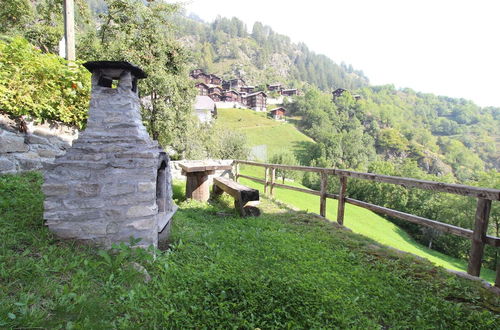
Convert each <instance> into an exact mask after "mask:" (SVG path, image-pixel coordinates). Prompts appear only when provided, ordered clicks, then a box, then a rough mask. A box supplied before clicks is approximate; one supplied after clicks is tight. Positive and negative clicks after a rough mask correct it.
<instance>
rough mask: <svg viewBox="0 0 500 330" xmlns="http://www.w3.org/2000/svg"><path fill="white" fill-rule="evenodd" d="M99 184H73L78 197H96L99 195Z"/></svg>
mask: <svg viewBox="0 0 500 330" xmlns="http://www.w3.org/2000/svg"><path fill="white" fill-rule="evenodd" d="M100 189H101V185H100V184H97V183H79V184H76V185H75V186H74V190H75V194H76V195H77V196H78V197H96V196H98V195H99V191H100Z"/></svg>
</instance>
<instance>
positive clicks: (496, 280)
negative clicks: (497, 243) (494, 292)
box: [495, 248, 500, 288]
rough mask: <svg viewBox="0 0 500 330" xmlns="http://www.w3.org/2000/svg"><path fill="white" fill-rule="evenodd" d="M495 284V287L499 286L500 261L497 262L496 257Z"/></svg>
mask: <svg viewBox="0 0 500 330" xmlns="http://www.w3.org/2000/svg"><path fill="white" fill-rule="evenodd" d="M497 249H498V248H497ZM495 286H496V287H497V288H500V262H498V259H497V276H496V278H495Z"/></svg>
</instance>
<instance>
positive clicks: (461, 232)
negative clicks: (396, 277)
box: [345, 197, 472, 239]
mask: <svg viewBox="0 0 500 330" xmlns="http://www.w3.org/2000/svg"><path fill="white" fill-rule="evenodd" d="M345 201H346V202H347V203H349V204H352V205H356V206H360V207H363V208H365V209H368V210H371V211H374V212H377V213H382V214H385V215H388V216H391V217H395V218H399V219H403V220H406V221H409V222H413V223H416V224H419V225H423V226H427V227H431V228H434V229H437V230H440V231H442V232H446V233H449V234H454V235H457V236H461V237H465V238H469V239H471V238H472V230H470V229H464V228H461V227H457V226H453V225H449V224H447V223H442V222H439V221H435V220H431V219H427V218H423V217H419V216H416V215H413V214H409V213H405V212H401V211H396V210H393V209H389V208H387V207H383V206H378V205H374V204H370V203H367V202H363V201H359V200H356V199H353V198H348V197H346V198H345Z"/></svg>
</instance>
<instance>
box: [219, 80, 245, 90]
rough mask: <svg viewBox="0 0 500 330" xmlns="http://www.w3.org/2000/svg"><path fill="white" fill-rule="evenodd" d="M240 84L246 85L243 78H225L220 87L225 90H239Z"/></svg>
mask: <svg viewBox="0 0 500 330" xmlns="http://www.w3.org/2000/svg"><path fill="white" fill-rule="evenodd" d="M242 86H246V83H245V80H243V79H241V78H235V79H230V80H226V81H224V82H223V83H222V88H223V89H224V90H226V91H228V90H230V89H235V90H237V91H239V90H240V88H241V87H242Z"/></svg>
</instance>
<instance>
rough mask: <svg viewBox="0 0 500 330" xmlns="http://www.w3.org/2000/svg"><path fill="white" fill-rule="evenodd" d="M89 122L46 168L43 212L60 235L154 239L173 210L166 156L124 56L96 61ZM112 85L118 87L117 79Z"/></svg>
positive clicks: (137, 75)
mask: <svg viewBox="0 0 500 330" xmlns="http://www.w3.org/2000/svg"><path fill="white" fill-rule="evenodd" d="M84 66H85V67H86V68H87V69H88V70H89V71H90V72H92V96H91V100H90V110H89V118H88V121H87V127H86V129H85V130H84V131H83V132H81V133H80V136H79V137H78V139H77V140H75V141H74V142H73V146H72V147H71V148H70V149H69V150H68V151H67V153H66V154H64V155H62V156H59V157H57V158H56V160H55V163H54V165H51V166H49V167H48V168H46V171H45V183H44V184H43V192H44V193H45V203H44V206H45V211H44V218H45V220H46V224H47V225H48V227H49V229H50V230H51V231H52V232H54V233H55V234H56V235H57V236H59V237H61V238H67V239H76V240H80V241H85V242H88V243H90V244H95V245H99V246H103V247H106V248H109V247H111V245H112V244H113V243H119V242H125V243H129V242H130V241H131V238H133V239H135V240H136V241H137V240H138V239H140V240H139V242H138V243H136V245H137V246H141V247H148V246H150V245H153V246H157V245H158V237H159V235H162V236H163V235H166V234H168V230H169V229H168V228H169V224H170V220H171V218H172V216H173V214H174V213H175V211H176V210H177V206H176V205H175V204H174V202H173V200H172V185H171V175H170V168H169V161H170V160H169V158H168V156H167V154H166V153H165V152H163V150H162V149H161V148H160V147H159V145H158V143H157V142H156V141H153V140H152V139H151V138H150V137H149V135H148V133H147V131H146V129H145V127H144V125H143V124H142V121H141V115H140V104H139V98H138V93H137V80H138V79H141V78H146V74H145V73H144V72H143V71H142V70H141V69H140V68H138V67H136V66H134V65H131V64H130V63H128V62H110V61H96V62H87V63H85V64H84ZM114 86H115V87H114Z"/></svg>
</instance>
